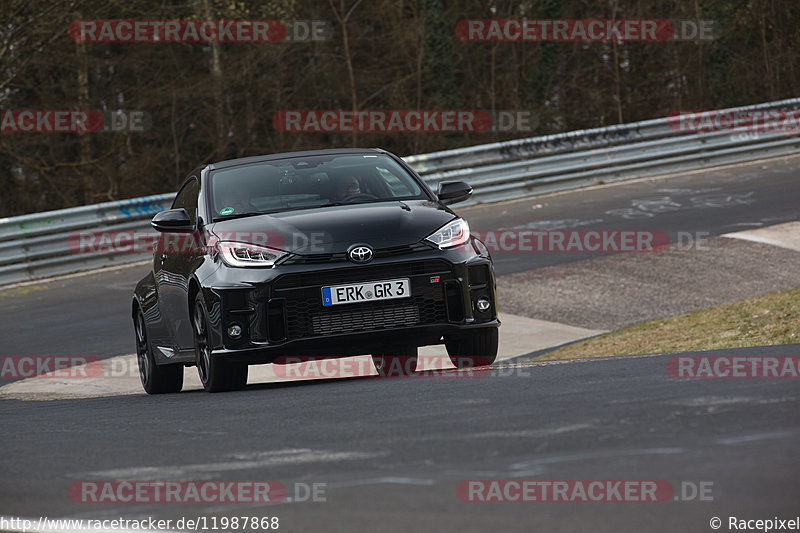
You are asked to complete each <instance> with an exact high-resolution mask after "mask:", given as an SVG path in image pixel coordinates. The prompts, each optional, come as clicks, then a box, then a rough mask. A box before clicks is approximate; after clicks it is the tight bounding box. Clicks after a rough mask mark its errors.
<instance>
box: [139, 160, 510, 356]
mask: <svg viewBox="0 0 800 533" xmlns="http://www.w3.org/2000/svg"><path fill="white" fill-rule="evenodd" d="M327 154H335V155H340V154H381V155H386V156H388V157H391V158H392V159H393V160H394V161H395V162H397V163H398V164H399V165H400V166H401V167H402V168H404V169H405V170H406V171H407V172H408V174H409V175H410V176H412V178H413V179H414V180H415V181H416V182H417V183H418V185H419V186H420V188H421V189H422V191H423V195H424V196H427V197H428V199H416V200H402V201H400V200H393V201H375V202H368V203H358V204H353V205H336V206H331V207H320V208H312V209H300V210H294V211H285V212H278V213H270V214H264V215H258V216H250V217H246V218H235V219H229V220H222V221H218V222H210V221H212V220H213V217H212V211H211V201H210V198H208V196H209V195H210V193H209V192H208V189H209V187H208V183H209V180H210V173H211V172H213V171H215V170H219V169H221V168H228V167H233V166H236V165H241V164H253V163H258V162H260V161H270V160H274V159H280V158H289V157H291V158H299V157H305V156H320V155H327ZM198 185H199V186H198ZM463 185H465V184H463ZM193 187H194V188H195V189H196V191H197V196H196V200H194V196H193V195H188V196H190V197H191V198H192V199H193V201H192V203H191V205H190V206H188V207H189V209H187V211H188V212H189V214H190V217H191V218H192V219H193V220H192V224H193V228H192V229H193V232H191V233H189V234H188V235H189V236H190V237H189V238H191V239H193V242H194V243H195V244H196V246H194V247H191V248H190V249H186V248H183V247H181V249H180V250H178V251H176V250H175V248H172V247H170V246H169V245H165V242H167V241H168V240H169V239H175V238H176V235H177V236H178V237H181V238H182V239H184V240H182V241H181V242H184V243H185V242H186V240H185V239H186V237H187V234H186V233H183V234H177V233H174V232H173V231H172V230H170V228H169V227H168V226H167V225H164V224H154V227H156V229H158V230H159V231H162V233H161V238H160V240H159V246H158V248H157V252H156V253H155V254H154V256H153V267H152V269H151V271H150V272H148V274H147V275H146V276H145V277H144V278H143V279H142V280H141V281H140V282H139V283H138V284H137V286H136V290H135V293H134V300H133V312H134V314H135V313H136V310H137V308H140V309H141V310H142V313H143V315H144V318H145V323H146V327H147V332H148V336H149V339H150V341H151V344H152V347H153V351H154V353H155V356H156V361H157V362H158V363H159V364H169V363H183V364H193V363H194V361H195V353H194V338H193V331H192V326H191V323H192V322H191V319H192V317H191V313H192V309H193V301H194V299H195V297H196V295H197V294H198V293H201V294H202V296H203V298H204V300H205V303H206V307H207V309H208V311H209V325H210V330H211V331H210V333H211V345H212V346H213V353H212V356H214V357H225V358H229V359H230V360H234V359H235V360H239V361H245V362H248V363H267V362H271V361H273V360H274V359H275V358H277V357H279V356H282V355H287V354H308V355H316V356H331V357H335V356H342V355H354V354H359V353H360V354H365V353H374V352H375V351H378V350H382V349H388V348H390V347H397V345H398V343H402V344H403V345H404V346H409V345H417V346H423V345H428V344H438V343H441V342H443V341H442V339H443V336H444V335H448V334H454V333H456V334H457V333H458V332H460V331H462V330H465V329H472V328H476V327H498V326H499V321H498V320H497V316H496V311H495V310H496V305H495V280H494V271H493V267H492V262H491V257H490V256H489V255H488V253H482V252H481V251H480V249H479V248H478V246H476V245H475V243H474V238H473V240H472V241H471V242H470V243H468V245H466V246H462V247H458V248H453V249H446V250H440V249H439V248H437V247H436V246H434V245H433V244H431V243H428V242H427V241H425V240H424V239H425V237H427V236H428V235H430V234H431V233H433V232H435V231H436V230H437V229H439V228H440V227H442V226H443V225H445V224H447V223H448V222H450V221H452V220H455V219H456V218H457V216H456V215H455V213H454V212H453V211H452V210H450V208H448V207H447V206H446V205H445V204H444V202H445V201H447V202H448V203H452V198H445V199H444V200H442V201H440V199H439V198H437V197H436V195H435V194H433V193H432V192H431V191H430V189H429V188H428V187H427V185H426V184H425V183H424V182H423V181H422V179H421V178H420V177H419V176H418V175H416V173H415V172H414V171H413V170H412V169H411V168H410V167H409V166H408V165H406V164H405V162H403V160H402V159H400V158H399V157H396V156H394V155H393V154H389V153H388V152H385V151H383V150H375V149H370V150H366V149H352V150H330V151H313V152H298V153H292V154H278V155H270V156H259V157H249V158H243V159H238V160H231V161H223V162H221V163H214V164H211V165H207V166H205V167H198V168H197V169H195V171H193V172H192V173H191V174H190V175H189V177H188V178H187V180H186V182H185V183H184V185H183V186H182V188H181V190H180V191H179V192H178V195H177V197H176V200H175V203H174V204H173V206H172V207H173V209H175V208H178V209H180V208H181V207H184V208H186V207H187V206H184V205H179V204H182V203H184V200H183V198H185V197H187V194H186V193H184V191H185V190H195V189H192V188H193ZM467 187H468V186H467ZM450 188H451V189H452V190H454V191H458V190H459V188H461V189H465V188H464V187H463V186H461V185H459V184H452V185H451V187H450ZM182 193H184V194H182ZM468 195H469V192H467V191H466V190H462V191H461V193H459V196H462V197H463V198H466V197H468ZM463 198H459V199H463ZM195 210H196V215H195V216H192V215H194V213H195ZM179 214H180V213H179V212H176V211H168V212H162V213H160V214H158V215H156V217H155V218H154V221H159V220H167V221H175V220H180V219H182V217H181V216H179ZM185 229H186V228H185V227H184V225H181V227H180V228H179V230H180V231H183V230H185ZM265 234H266V235H269V236H270V239H272V238H273V236H278V239H279V240H281V241H282V242H281V246H280V249H282V250H284V251H287V252H291V253H290V254H289V255H288V256H287V257H284V258H282V259H281V260H280V261H278V263H277V264H276V265H275V266H274V267H273V268H263V267H257V268H236V267H231V266H228V265H227V264H226V263H224V262H223V261H222V259H221V258H220V257H219V254H218V253H217V252H216V250H215V249H214V246H213V243H214V242H218V241H225V240H236V241H237V242H252V243H254V244H264V243H263V242H260V243H259V240H258V239H259V238H263V235H265ZM254 235H258V236H262V237H258V238H253V236H254ZM231 236H235V239H232V238H231ZM271 242H272V241H271ZM354 244H367V245H369V246H371V247H372V248H374V249H375V251H376V257H375V259H374V260H372V261H371V262H369V263H368V264H366V265H357V264H354V263H352V262H350V261H348V260H347V259H346V254H345V252H346V251H347V250H348V249H349V248H350V247H351V246H353V245H354ZM437 261H439V262H440V263H437ZM420 262H427V263H420ZM442 262H443V263H442ZM422 264H424V265H426V266H428V265H446V268H443V269H440V270H442V275H441V276H440V278H439V279H437V281H436V282H433V281H431V280H430V278H432V276H428V275H427V273H426V271H425V269H424V268H421V267H420V265H422ZM415 265H416V266H415ZM484 266H485V267H486V271H487V272H488V279H480V280H479V279H475V280H472V282H471V280H470V276H471V275H472V276H473V277H476V272H478V271H479V270H480V269H481V268H483V267H484ZM389 271H391V272H407V274H403V276H404V277H410V278H411V279H412V292H416V293H417V294H419V295H421V296H419V298H420V300H419V301H420V302H422V301H424V302H428V301H429V300H423V298H427V297H429V296H430V294H434V295H436V297H437V298H438V297H439V296H438V295H439V293H437V292H436V291H437V290H438V291H441V295H442V300H447V301H446V302H445V303H446V305H447V306H449V307H448V310H447V319H446V320H438V321H433V322H430V321H429V322H428V323H425V324H422V323H418V324H416V325H414V326H409V325H408V324H404V325H403V326H402V327H386V326H385V325H384V327H381V328H378V329H370V330H363V331H347V332H344V333H334V334H330V335H324V336H320V335H311V336H308V337H303V338H290V337H287V338H283V339H279V340H276V339H274V338H273V339H272V340H270V339H271V338H272V337H271V335H272V334H273V333H274V332H273V331H272V330H270V329H269V328H268V324H267V319H266V314H267V308H268V306H270V305H277V304H280V303H281V301H282V300H285V295H286V294H292V295H299V296H298V297H301V296H304V297H306V300H308V298H307V296H308V295H319V299H320V302H319V305H321V287H322V286H325V285H331V284H334V281H335V280H343V279H347V280H348V281H349V282H353V283H358V282H368V281H379V280H382V279H386V277H385V275H383V274H380V272H389ZM412 271H413V272H415V274H414V275H412ZM437 272H438V271H437ZM309 275H310V276H309ZM298 276H299V277H298ZM290 279H305V280H306V281H305V282H304V284H303V285H302V286H300V287H291V288H287V287H286V283H287V280H290ZM426 283H436V284H438V286H437V287H434V288H432V289H431V287H426V286H425V284H426ZM445 283H449V285H448V287H450V288H451V289H452V288H453V287H457V289H458V292H457V296H456V297H454V298H452V297H451V298H450V299H447V298H446V297H445V295H446V292H445ZM281 284H282V285H281ZM279 286H280V287H279ZM278 288H280V289H281V290H282V291H283V292H280V291H279V290H278ZM292 291H294V292H292ZM298 291H299V292H298ZM431 291H433V292H431ZM423 293H424V294H423ZM424 295H427V296H424ZM479 296H487V297H488V298H489V299H490V300H491V302H492V306H491V309H490V310H489V311H488V312H487V313H483V314H481V313H479V312H477V311H473V305H472V303H473V301H474V300H475V299H476V298H477V297H479ZM414 302H417V300H414ZM310 305H312V306H313V305H314V303H313V301H312V303H311V304H310ZM346 305H347V307H348V308H351V309H356V308H357V307H358V306H364V305H370V303H363V304H362V303H355V304H346ZM414 305H416V303H415V304H414ZM439 305H444V304H441V303H440V304H439ZM456 306H461V308H462V309H461V312H460V314H459V313H458V312H451V310H450V307H456ZM337 307H338V308H341V307H342V306H337ZM286 309H288V308H285V309H284V312H285V313H286V314H289V311H288V310H286ZM440 310H441V308H440ZM315 311H316V313H317V314H318V316H322V315H320V313H326V312H329V311H330V308H326V309H325V310H322V309H321V308H318V309H315ZM337 311H339V309H337ZM440 315H441V313H440ZM309 316H310V315H309ZM291 319H292V317H291V316H289V317H284V325H286V323H287V321H289V320H291ZM232 322H236V323H238V324H241V325H242V326H243V328H244V331H245V334H244V335H243V338H242V339H238V340H233V339H230V338H227V336H226V334H225V330H226V328H227V325H229V324H230V323H232ZM273 329H277V328H273ZM286 329H287V330H288V329H289V328H288V326H286Z"/></svg>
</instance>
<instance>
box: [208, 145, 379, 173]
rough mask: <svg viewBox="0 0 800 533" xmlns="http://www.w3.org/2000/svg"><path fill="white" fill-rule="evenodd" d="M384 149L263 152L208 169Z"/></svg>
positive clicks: (211, 166)
mask: <svg viewBox="0 0 800 533" xmlns="http://www.w3.org/2000/svg"><path fill="white" fill-rule="evenodd" d="M386 153H388V152H387V151H386V150H381V149H380V148H333V149H327V150H306V151H303V152H287V153H283V154H265V155H255V156H251V157H240V158H238V159H228V160H226V161H219V162H217V163H211V164H209V165H208V167H207V168H208V169H209V170H218V169H221V168H230V167H235V166H238V165H249V164H251V163H259V162H262V161H275V160H278V159H292V158H297V157H313V156H318V155H338V154H386Z"/></svg>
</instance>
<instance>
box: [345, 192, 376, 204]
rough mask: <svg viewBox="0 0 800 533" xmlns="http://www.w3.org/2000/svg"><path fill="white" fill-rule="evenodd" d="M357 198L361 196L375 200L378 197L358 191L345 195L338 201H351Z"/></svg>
mask: <svg viewBox="0 0 800 533" xmlns="http://www.w3.org/2000/svg"><path fill="white" fill-rule="evenodd" d="M358 198H363V199H365V200H376V199H377V198H378V197H377V196H375V195H372V194H369V193H366V192H360V193H358V194H351V195H350V196H345V197H344V198H342V199H341V200H340V202H352V201H353V200H356V199H358Z"/></svg>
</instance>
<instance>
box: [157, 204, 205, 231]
mask: <svg viewBox="0 0 800 533" xmlns="http://www.w3.org/2000/svg"><path fill="white" fill-rule="evenodd" d="M150 224H151V225H152V226H153V227H154V228H155V229H156V230H157V231H167V232H175V233H186V232H192V231H194V224H192V221H191V219H190V218H189V213H187V212H186V209H184V208H182V207H181V208H180V209H167V210H166V211H161V212H159V213H156V216H154V217H153V220H151V221H150Z"/></svg>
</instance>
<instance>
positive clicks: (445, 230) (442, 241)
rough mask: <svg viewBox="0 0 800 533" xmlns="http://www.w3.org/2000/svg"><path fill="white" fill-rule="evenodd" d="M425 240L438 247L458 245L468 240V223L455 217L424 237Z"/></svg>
mask: <svg viewBox="0 0 800 533" xmlns="http://www.w3.org/2000/svg"><path fill="white" fill-rule="evenodd" d="M425 240H426V241H430V242H432V243H433V244H435V245H436V246H438V247H439V248H452V247H453V246H459V245H461V244H464V243H465V242H467V241H468V240H469V224H467V221H466V220H464V219H463V218H457V219H455V220H453V221H452V222H448V223H447V224H445V225H444V226H442V227H441V228H439V229H438V230H436V231H435V232H433V233H432V234H430V235H428V236H427V237H425Z"/></svg>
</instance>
